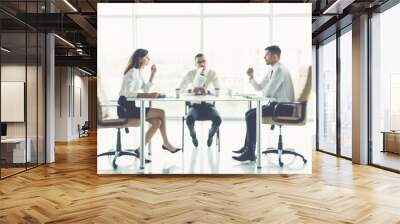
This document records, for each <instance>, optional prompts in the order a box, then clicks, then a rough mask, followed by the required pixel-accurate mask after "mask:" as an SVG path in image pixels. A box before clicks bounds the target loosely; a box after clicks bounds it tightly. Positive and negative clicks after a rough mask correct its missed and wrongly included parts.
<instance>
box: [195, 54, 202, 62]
mask: <svg viewBox="0 0 400 224" xmlns="http://www.w3.org/2000/svg"><path fill="white" fill-rule="evenodd" d="M202 57H204V54H203V53H198V54H196V56H194V60H195V61H196V60H197V58H202Z"/></svg>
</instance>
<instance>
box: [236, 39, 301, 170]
mask: <svg viewBox="0 0 400 224" xmlns="http://www.w3.org/2000/svg"><path fill="white" fill-rule="evenodd" d="M280 56H281V49H280V48H279V47H278V46H274V45H273V46H269V47H267V48H265V56H264V59H265V62H266V64H267V65H270V66H271V68H270V70H269V71H268V72H267V75H266V76H265V77H264V79H263V80H262V81H261V82H260V83H258V82H257V81H256V80H255V79H254V76H253V74H254V70H253V68H249V69H248V70H247V75H248V77H249V79H250V83H251V85H252V86H253V87H254V88H255V89H256V90H259V91H262V93H263V96H264V97H267V98H268V99H269V103H267V105H265V106H263V107H262V116H263V117H264V116H272V114H273V113H274V109H275V105H276V104H277V103H282V102H293V101H294V88H293V83H292V78H291V76H290V73H289V71H288V70H287V69H286V67H285V66H284V65H282V64H281V63H280V62H279V61H280ZM293 110H294V109H293V108H292V107H291V106H286V107H285V106H280V107H279V110H278V111H275V113H276V114H277V115H281V116H285V115H286V116H290V115H292V113H293ZM246 127H247V132H246V139H245V143H244V146H243V147H242V148H241V149H240V150H237V151H233V152H235V153H241V155H240V156H233V157H232V158H233V159H235V160H238V161H242V162H243V161H255V160H256V156H255V147H256V109H251V110H249V111H247V112H246Z"/></svg>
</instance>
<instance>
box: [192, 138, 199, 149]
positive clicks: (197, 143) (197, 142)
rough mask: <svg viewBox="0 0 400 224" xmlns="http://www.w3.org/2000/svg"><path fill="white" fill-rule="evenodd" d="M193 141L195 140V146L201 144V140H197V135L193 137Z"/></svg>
mask: <svg viewBox="0 0 400 224" xmlns="http://www.w3.org/2000/svg"><path fill="white" fill-rule="evenodd" d="M192 142H193V145H194V147H197V146H198V145H199V141H197V138H196V136H194V137H192Z"/></svg>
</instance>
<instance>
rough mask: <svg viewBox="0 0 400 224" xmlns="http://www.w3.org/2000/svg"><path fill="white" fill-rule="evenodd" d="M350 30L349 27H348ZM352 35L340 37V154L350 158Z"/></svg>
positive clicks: (347, 34)
mask: <svg viewBox="0 0 400 224" xmlns="http://www.w3.org/2000/svg"><path fill="white" fill-rule="evenodd" d="M349 28H351V27H349ZM351 48H352V33H351V29H350V30H349V31H347V32H346V33H344V34H342V35H341V36H340V50H339V51H340V154H341V155H342V156H345V157H348V158H351V157H352V148H351V147H352V146H351V145H352V96H353V94H352V78H353V76H352V74H353V73H352V50H351Z"/></svg>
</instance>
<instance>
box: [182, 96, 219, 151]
mask: <svg viewBox="0 0 400 224" xmlns="http://www.w3.org/2000/svg"><path fill="white" fill-rule="evenodd" d="M190 106H191V103H190V102H189V101H186V102H185V116H183V117H182V151H184V146H185V120H186V117H187V113H188V108H190ZM213 106H215V102H213ZM196 121H209V119H199V120H196ZM215 144H216V145H217V146H218V152H219V151H221V144H220V135H219V128H218V130H217V133H216V141H215Z"/></svg>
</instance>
